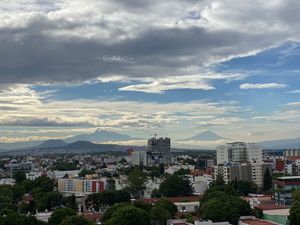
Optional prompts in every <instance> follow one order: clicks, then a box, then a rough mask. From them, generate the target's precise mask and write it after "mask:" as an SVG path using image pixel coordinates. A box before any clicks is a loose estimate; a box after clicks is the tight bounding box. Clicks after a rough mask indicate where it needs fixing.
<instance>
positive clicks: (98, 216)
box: [83, 212, 102, 221]
mask: <svg viewBox="0 0 300 225" xmlns="http://www.w3.org/2000/svg"><path fill="white" fill-rule="evenodd" d="M83 216H84V217H85V218H86V219H88V220H91V221H99V220H100V219H101V218H102V213H98V212H87V213H84V214H83Z"/></svg>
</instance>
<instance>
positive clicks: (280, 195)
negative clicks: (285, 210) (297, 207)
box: [274, 176, 300, 206]
mask: <svg viewBox="0 0 300 225" xmlns="http://www.w3.org/2000/svg"><path fill="white" fill-rule="evenodd" d="M299 188H300V176H286V177H278V178H277V180H276V181H274V189H275V193H274V199H275V203H276V204H277V205H286V206H290V205H292V192H293V191H294V190H296V189H299Z"/></svg>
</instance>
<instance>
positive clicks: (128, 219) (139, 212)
mask: <svg viewBox="0 0 300 225" xmlns="http://www.w3.org/2000/svg"><path fill="white" fill-rule="evenodd" d="M133 224H134V225H150V218H149V214H148V213H147V212H146V211H145V210H143V209H140V208H137V207H135V206H132V205H126V206H123V207H120V208H119V209H117V210H115V212H114V213H113V214H112V217H111V218H110V219H108V220H107V221H105V222H104V225H133Z"/></svg>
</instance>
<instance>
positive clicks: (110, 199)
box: [86, 190, 130, 210]
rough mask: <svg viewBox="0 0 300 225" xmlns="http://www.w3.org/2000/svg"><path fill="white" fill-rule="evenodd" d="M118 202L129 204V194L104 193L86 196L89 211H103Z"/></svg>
mask: <svg viewBox="0 0 300 225" xmlns="http://www.w3.org/2000/svg"><path fill="white" fill-rule="evenodd" d="M119 202H130V194H129V193H128V191H126V190H121V191H106V192H103V193H94V194H90V195H88V197H87V199H86V205H87V207H88V208H90V209H95V210H99V209H101V208H102V209H105V208H107V207H108V206H112V205H114V204H116V203H119Z"/></svg>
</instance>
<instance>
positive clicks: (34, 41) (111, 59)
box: [0, 0, 300, 93]
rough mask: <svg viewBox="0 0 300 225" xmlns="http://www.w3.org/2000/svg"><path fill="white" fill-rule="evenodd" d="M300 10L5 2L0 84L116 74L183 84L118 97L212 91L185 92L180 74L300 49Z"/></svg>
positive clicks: (295, 6) (266, 5)
mask: <svg viewBox="0 0 300 225" xmlns="http://www.w3.org/2000/svg"><path fill="white" fill-rule="evenodd" d="M299 9H300V4H299V3H298V2H297V1H292V0H285V1H283V0H278V1H275V2H271V3H270V2H263V3H262V2H261V1H258V0H256V1H254V2H253V1H252V2H251V4H250V3H248V2H246V1H240V2H239V3H236V1H233V0H224V1H220V0H217V1H214V2H211V1H206V0H204V1H196V0H191V1H180V0H174V1H172V3H171V4H170V3H166V2H164V1H158V0H155V1H154V2H153V1H148V0H147V1H143V2H139V1H135V0H130V1H120V0H116V1H111V0H101V1H97V0H91V1H89V2H86V1H82V0H73V1H67V0H60V1H58V0H56V1H48V0H47V1H39V0H2V4H1V6H0V32H1V37H0V45H1V46H2V49H1V52H0V83H1V84H5V85H8V84H10V85H11V84H49V83H50V84H57V83H63V84H70V83H71V84H72V83H81V82H86V81H88V80H93V79H97V78H98V77H100V79H109V78H110V76H111V75H112V74H117V75H121V76H122V77H126V78H127V79H128V78H129V79H139V78H152V79H153V80H156V79H160V78H168V77H179V76H182V77H183V78H182V80H184V78H185V81H184V82H179V83H175V84H170V83H169V82H166V83H163V82H162V81H161V80H160V81H157V82H158V87H153V86H155V85H154V84H153V82H146V83H141V84H133V85H134V86H128V87H124V88H122V90H124V89H125V90H139V91H141V90H142V91H147V92H151V93H152V92H163V91H165V90H168V88H164V87H163V86H169V88H170V89H177V88H184V86H186V85H187V88H193V87H194V88H195V87H196V88H199V89H209V88H210V89H211V88H212V86H213V85H212V84H211V80H210V81H206V82H205V81H203V80H202V81H199V83H196V84H195V83H192V84H190V83H189V75H190V74H189V73H185V72H183V71H181V68H183V67H186V66H190V65H196V66H197V67H199V68H201V70H202V71H203V70H205V69H207V68H210V69H212V68H213V66H214V65H216V64H218V63H220V62H223V61H226V60H229V59H232V58H236V57H242V56H248V55H255V54H257V53H258V52H261V51H264V50H265V49H268V48H272V47H275V46H278V45H280V44H282V43H284V42H286V41H288V40H292V41H299V37H300V33H299V30H300V27H299V23H297V21H299V20H300V16H299V13H298V12H299ZM266 10H268V16H266V14H265V12H266ZM233 11H234V12H235V13H232V12H233ZM141 15H143V16H141ZM177 21H180V23H176V22H177ZM37 46H38V47H37ZM7 53H9V54H7ZM225 75H229V74H225ZM136 85H137V86H136Z"/></svg>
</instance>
